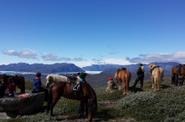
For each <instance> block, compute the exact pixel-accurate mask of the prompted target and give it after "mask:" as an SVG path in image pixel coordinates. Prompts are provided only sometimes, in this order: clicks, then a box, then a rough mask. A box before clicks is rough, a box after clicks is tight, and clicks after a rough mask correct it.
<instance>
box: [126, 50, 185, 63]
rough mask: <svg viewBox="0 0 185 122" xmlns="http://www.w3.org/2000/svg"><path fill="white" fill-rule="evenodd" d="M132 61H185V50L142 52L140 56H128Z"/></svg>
mask: <svg viewBox="0 0 185 122" xmlns="http://www.w3.org/2000/svg"><path fill="white" fill-rule="evenodd" d="M127 60H128V61H129V62H131V63H140V62H142V63H151V62H180V63H183V62H185V52H183V51H182V52H175V53H170V54H144V55H143V54H142V55H139V56H138V57H133V58H127Z"/></svg>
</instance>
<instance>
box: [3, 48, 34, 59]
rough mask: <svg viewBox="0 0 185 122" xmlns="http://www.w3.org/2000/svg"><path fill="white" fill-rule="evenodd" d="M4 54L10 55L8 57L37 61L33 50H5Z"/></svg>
mask: <svg viewBox="0 0 185 122" xmlns="http://www.w3.org/2000/svg"><path fill="white" fill-rule="evenodd" d="M3 54H4V55H8V56H16V57H19V58H25V59H37V54H36V53H35V52H34V51H32V50H22V51H16V50H5V51H3Z"/></svg>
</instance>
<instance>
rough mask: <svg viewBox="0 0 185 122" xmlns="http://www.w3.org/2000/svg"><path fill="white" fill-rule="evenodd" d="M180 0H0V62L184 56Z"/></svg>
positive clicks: (115, 61)
mask: <svg viewBox="0 0 185 122" xmlns="http://www.w3.org/2000/svg"><path fill="white" fill-rule="evenodd" d="M184 6H185V1H184V0H0V45H1V46H0V64H9V63H18V62H26V63H46V64H52V63H74V64H76V65H78V66H80V67H83V66H88V65H92V64H132V63H150V62H166V61H176V62H180V63H184V62H185V46H184V45H185V7H184Z"/></svg>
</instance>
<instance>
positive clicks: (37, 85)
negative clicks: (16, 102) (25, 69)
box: [32, 72, 43, 93]
mask: <svg viewBox="0 0 185 122" xmlns="http://www.w3.org/2000/svg"><path fill="white" fill-rule="evenodd" d="M41 91H43V88H42V82H41V73H40V72H37V73H36V75H35V78H34V80H33V91H32V93H38V92H41Z"/></svg>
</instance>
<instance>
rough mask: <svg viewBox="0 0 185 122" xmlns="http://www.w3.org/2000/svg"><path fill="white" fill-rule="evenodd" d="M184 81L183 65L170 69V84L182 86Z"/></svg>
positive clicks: (184, 69) (184, 70)
mask: <svg viewBox="0 0 185 122" xmlns="http://www.w3.org/2000/svg"><path fill="white" fill-rule="evenodd" d="M184 80H185V64H183V65H182V64H179V65H177V66H174V67H173V68H172V76H171V83H172V84H174V85H176V86H182V85H183V83H184Z"/></svg>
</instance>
